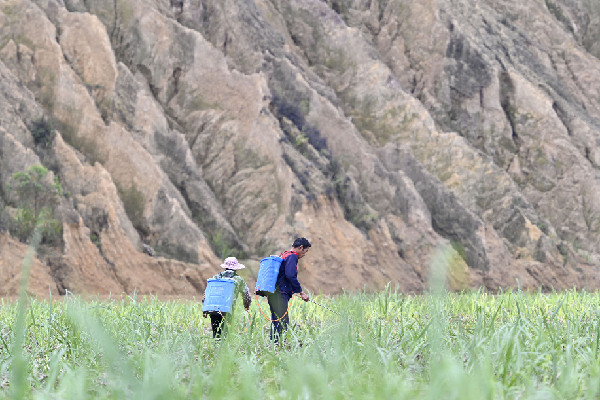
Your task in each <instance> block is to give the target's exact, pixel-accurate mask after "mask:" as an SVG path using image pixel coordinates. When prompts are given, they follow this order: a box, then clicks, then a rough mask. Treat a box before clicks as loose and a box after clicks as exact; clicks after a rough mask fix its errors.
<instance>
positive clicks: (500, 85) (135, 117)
mask: <svg viewBox="0 0 600 400" xmlns="http://www.w3.org/2000/svg"><path fill="white" fill-rule="evenodd" d="M521 3H522V2H519V1H516V0H483V1H474V0H437V1H434V0H431V1H419V2H417V1H403V0H377V1H375V0H328V1H324V0H254V1H240V0H223V1H208V0H178V1H174V0H170V1H167V0H128V1H124V0H111V1H104V0H98V1H93V2H86V1H80V0H35V1H34V0H5V1H2V3H0V154H1V156H0V184H1V188H2V189H1V191H0V194H1V196H0V206H2V209H3V212H2V215H1V216H0V231H1V232H0V251H1V253H0V254H2V261H1V262H2V265H1V266H2V271H1V273H2V274H11V275H10V276H15V274H16V273H17V272H18V269H15V263H17V262H18V260H19V259H22V256H23V254H24V251H25V247H24V246H23V245H22V244H20V243H18V241H17V240H15V239H14V238H13V237H11V233H10V232H12V231H13V229H9V228H11V227H12V228H14V224H15V223H14V221H13V219H14V215H15V209H16V208H17V204H16V200H15V198H14V194H13V193H11V192H10V190H8V189H7V185H8V184H10V183H11V179H12V177H13V175H14V174H15V173H16V172H19V171H24V170H26V169H27V168H28V167H30V166H32V165H37V164H42V165H44V166H45V167H47V168H48V169H49V170H50V171H52V174H53V176H55V177H57V178H58V180H59V181H60V183H61V185H62V187H63V195H62V197H61V198H60V202H59V204H58V206H56V207H55V210H54V211H55V215H56V218H58V219H59V220H60V221H61V223H62V231H61V237H60V240H59V241H58V243H47V244H45V245H44V246H42V249H41V251H40V253H39V256H38V259H37V260H36V262H35V263H34V266H33V267H32V274H33V275H32V285H33V286H32V288H31V290H32V291H33V292H36V293H42V294H43V293H47V292H48V287H50V289H51V290H54V289H57V290H58V291H59V292H64V290H67V289H68V290H71V291H74V292H91V293H107V292H112V293H117V292H121V291H127V292H129V291H132V290H134V289H137V290H138V291H139V292H143V293H158V294H183V293H190V294H191V293H200V292H202V290H203V288H204V282H205V279H206V278H207V277H209V276H210V275H212V274H213V273H214V272H215V271H216V270H218V265H219V263H220V262H219V261H220V258H223V257H226V256H229V255H238V256H239V257H240V258H242V259H243V261H244V262H245V263H246V264H247V265H248V266H249V267H250V268H249V269H248V270H246V277H247V278H249V280H250V281H252V280H253V277H254V276H255V274H256V270H257V265H258V260H259V259H260V258H262V257H263V256H266V255H268V254H271V253H277V252H279V251H282V250H284V249H287V248H288V247H289V245H290V243H291V241H292V240H293V238H294V237H295V236H306V237H307V238H309V240H311V242H312V243H313V249H312V250H311V252H310V253H309V255H308V256H307V257H306V258H305V259H303V261H302V262H301V270H302V271H301V281H302V282H303V283H304V285H305V286H306V287H307V288H308V289H310V290H312V291H321V292H325V293H334V292H339V291H341V290H342V289H346V290H358V289H362V288H363V287H366V288H368V289H376V288H380V287H382V286H383V285H385V284H386V283H387V282H392V285H398V286H399V287H400V288H401V289H402V290H406V291H416V292H418V291H421V290H423V289H424V288H425V287H427V282H428V273H429V267H430V264H431V260H432V256H433V254H434V252H435V251H436V249H438V248H439V247H440V246H443V247H445V248H449V249H450V250H449V251H447V252H446V254H448V260H447V261H448V263H447V264H448V265H449V285H450V287H451V288H453V289H461V288H467V287H487V288H489V289H496V288H498V287H510V286H516V285H521V286H522V287H528V288H535V287H542V288H551V287H554V288H557V289H560V288H567V287H573V286H577V287H588V288H598V287H600V196H599V195H600V171H599V168H600V117H599V115H600V85H599V82H600V60H599V59H598V57H600V48H599V47H598V43H599V42H600V41H599V40H598V39H600V6H598V5H597V2H592V1H590V0H534V1H530V2H526V3H527V4H521ZM40 124H42V126H43V127H44V130H42V132H47V133H48V132H50V133H52V134H50V133H49V134H48V135H47V138H45V139H44V138H41V139H40V135H39V126H40ZM148 246H150V247H151V248H152V249H154V250H155V252H156V253H157V254H158V256H156V255H155V256H150V255H148V254H146V253H145V252H144V251H143V249H144V248H146V249H148V248H149V247H148ZM149 252H150V253H151V252H152V251H149ZM7 280H9V278H7ZM13 281H14V280H13ZM14 282H16V281H14ZM15 285H16V283H15V284H14V285H12V286H10V285H9V286H7V287H6V288H3V289H2V290H3V291H4V293H5V294H10V293H12V292H14V291H15V290H16V289H15V287H16V286H15Z"/></svg>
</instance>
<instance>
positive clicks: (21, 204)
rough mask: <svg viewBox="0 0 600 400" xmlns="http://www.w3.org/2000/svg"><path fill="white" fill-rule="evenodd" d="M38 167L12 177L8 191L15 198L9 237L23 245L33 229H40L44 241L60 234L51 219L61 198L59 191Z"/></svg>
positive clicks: (58, 228) (56, 183)
mask: <svg viewBox="0 0 600 400" xmlns="http://www.w3.org/2000/svg"><path fill="white" fill-rule="evenodd" d="M48 174H49V171H48V169H46V168H45V167H44V166H42V165H34V166H31V167H29V168H28V169H27V171H23V172H17V173H15V174H13V176H12V183H11V184H10V185H9V186H8V191H9V192H13V193H15V194H16V198H17V200H16V202H15V207H16V212H15V213H14V215H13V220H12V222H13V223H12V225H13V226H12V227H11V228H12V229H11V233H13V234H14V235H15V236H17V237H18V238H19V239H20V240H22V241H26V240H27V238H29V237H30V236H31V234H32V233H33V231H34V229H36V227H37V228H38V229H41V233H42V237H43V239H45V240H46V241H53V240H55V239H56V238H57V237H58V235H59V234H60V232H61V228H62V227H61V223H60V221H58V220H56V219H54V209H55V207H56V205H57V203H58V199H59V197H60V196H61V195H62V187H61V185H60V183H59V182H58V178H56V177H55V179H54V181H52V180H51V179H50V178H49V177H48Z"/></svg>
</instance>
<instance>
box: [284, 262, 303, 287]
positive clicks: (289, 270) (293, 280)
mask: <svg viewBox="0 0 600 400" xmlns="http://www.w3.org/2000/svg"><path fill="white" fill-rule="evenodd" d="M285 277H286V279H287V280H288V282H289V283H290V286H291V289H292V293H301V292H302V286H300V282H299V281H298V256H297V255H296V254H292V255H290V256H288V257H287V258H286V259H285Z"/></svg>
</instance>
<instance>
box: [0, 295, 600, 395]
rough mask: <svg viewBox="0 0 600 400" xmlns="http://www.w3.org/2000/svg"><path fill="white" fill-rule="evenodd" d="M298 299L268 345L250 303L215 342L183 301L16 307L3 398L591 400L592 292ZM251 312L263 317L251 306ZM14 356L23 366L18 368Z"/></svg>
mask: <svg viewBox="0 0 600 400" xmlns="http://www.w3.org/2000/svg"><path fill="white" fill-rule="evenodd" d="M315 301H317V302H319V303H322V304H323V305H326V306H327V307H330V308H331V309H332V310H335V311H337V312H339V313H340V314H341V316H340V315H336V314H334V313H332V312H330V311H328V310H326V309H324V308H321V307H319V306H317V305H315V304H312V303H304V302H302V301H300V300H299V299H295V300H293V302H292V306H291V310H290V313H291V318H292V321H293V327H292V328H291V329H290V331H289V335H288V337H287V341H286V346H285V347H284V348H275V347H274V346H273V344H272V343H271V342H270V340H269V332H268V325H266V324H267V321H265V320H264V319H263V318H262V316H261V314H260V313H259V311H258V309H257V308H256V304H255V302H253V304H252V307H251V313H250V314H251V315H248V314H246V313H244V312H243V311H242V310H241V309H238V310H237V312H236V315H235V319H234V323H233V325H232V326H231V329H230V333H229V335H228V337H226V338H225V339H223V340H222V341H220V342H217V341H215V340H213V339H212V334H211V331H210V321H209V320H208V319H204V318H202V312H201V304H200V303H199V302H196V301H192V300H184V299H181V300H169V301H164V300H158V299H156V298H153V297H143V298H137V297H135V296H132V297H128V298H122V299H118V300H111V299H108V300H106V299H104V300H98V301H92V300H82V299H79V298H77V297H73V296H67V298H64V299H61V300H60V301H56V300H54V301H51V300H42V301H38V300H34V299H26V302H25V303H22V304H23V305H24V307H22V308H21V309H20V310H21V311H22V315H23V321H24V323H23V324H22V325H21V326H22V327H19V325H20V324H18V323H15V321H16V319H17V316H18V310H19V307H18V304H19V303H18V302H8V301H3V302H2V306H1V308H0V329H1V330H0V387H1V389H0V397H7V398H9V397H12V398H23V397H25V398H35V399H40V398H41V399H46V398H48V399H86V398H109V399H178V398H182V399H183V398H186V399H187V398H214V399H217V398H232V399H233V398H235V399H238V398H239V399H263V398H274V399H298V398H302V399H321V398H322V399H347V398H355V399H362V398H375V399H391V398H395V399H415V398H419V399H434V400H439V399H534V398H535V399H552V398H557V399H558V398H560V399H571V398H572V399H595V398H598V397H599V395H600V362H599V354H598V350H599V349H598V347H599V344H600V325H599V308H598V305H599V301H600V295H599V294H598V293H586V292H576V291H569V292H562V293H549V294H542V293H533V294H526V293H523V292H520V291H510V292H505V293H500V294H496V295H491V294H488V293H485V292H481V291H478V292H467V293H461V294H448V293H440V294H430V295H419V296H408V295H403V294H401V293H397V292H394V291H393V290H389V289H387V290H384V291H382V292H380V293H374V294H373V293H371V294H369V293H355V294H344V295H340V296H337V297H316V298H315ZM261 307H264V308H268V305H267V304H266V301H265V300H263V299H261ZM15 338H16V339H17V340H16V341H15ZM19 360H21V361H19Z"/></svg>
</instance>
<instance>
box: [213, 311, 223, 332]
mask: <svg viewBox="0 0 600 400" xmlns="http://www.w3.org/2000/svg"><path fill="white" fill-rule="evenodd" d="M223 323H224V321H223V314H220V313H211V314H210V325H211V327H212V331H213V337H214V338H220V337H221V334H222V330H223Z"/></svg>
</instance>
